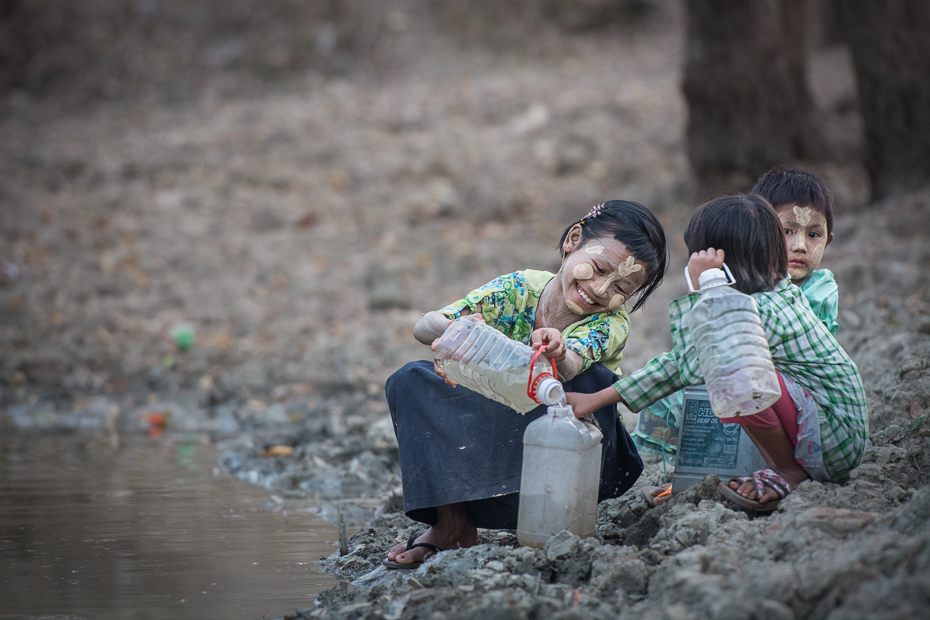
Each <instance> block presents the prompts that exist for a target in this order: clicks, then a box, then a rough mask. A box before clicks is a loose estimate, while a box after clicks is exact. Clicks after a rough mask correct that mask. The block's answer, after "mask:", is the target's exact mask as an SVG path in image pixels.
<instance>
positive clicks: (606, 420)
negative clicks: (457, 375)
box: [384, 200, 667, 569]
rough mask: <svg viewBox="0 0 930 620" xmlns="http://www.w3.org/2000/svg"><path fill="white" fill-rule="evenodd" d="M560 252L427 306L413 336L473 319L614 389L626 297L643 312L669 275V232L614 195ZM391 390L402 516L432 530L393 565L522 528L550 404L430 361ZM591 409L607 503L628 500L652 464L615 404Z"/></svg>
mask: <svg viewBox="0 0 930 620" xmlns="http://www.w3.org/2000/svg"><path fill="white" fill-rule="evenodd" d="M558 249H559V251H560V252H561V253H562V266H561V268H560V269H559V271H558V273H550V272H547V271H537V270H532V269H527V270H524V271H515V272H513V273H509V274H507V275H503V276H500V277H499V278H495V279H494V280H492V281H491V282H489V283H487V284H485V285H484V286H481V287H479V288H477V289H475V290H473V291H472V292H470V293H468V295H466V296H465V297H464V298H463V299H461V300H459V301H456V302H453V303H451V304H449V305H447V306H445V307H444V308H442V309H440V310H437V311H433V312H428V313H426V314H425V315H424V316H423V317H422V318H421V319H420V320H419V321H418V322H417V324H416V326H415V327H414V332H413V333H414V337H415V338H416V339H417V340H418V341H420V342H421V343H423V344H426V345H432V346H433V347H435V342H436V340H437V339H438V338H439V337H440V336H441V335H442V334H443V332H444V331H445V329H446V327H447V326H448V325H449V323H450V322H451V321H452V320H454V319H458V318H460V317H474V320H479V321H484V322H485V323H487V324H488V325H491V326H492V327H494V328H496V329H497V330H499V331H501V332H502V333H504V334H505V335H507V336H508V337H510V338H512V339H514V340H518V341H520V342H523V343H524V344H527V345H530V346H532V347H533V348H534V349H540V348H542V349H543V355H545V356H546V357H548V358H549V359H550V360H552V361H553V362H554V363H555V364H556V368H557V370H558V374H559V377H560V378H562V379H563V380H564V381H565V387H566V389H570V390H574V391H577V392H593V391H597V390H600V389H601V388H603V387H607V386H610V385H611V384H612V383H613V382H614V381H616V380H617V375H616V374H615V373H616V372H618V369H619V366H620V360H621V358H622V354H623V347H624V345H625V344H626V340H627V336H628V335H629V330H630V319H629V315H628V314H627V311H626V308H625V305H626V302H627V300H629V299H630V298H631V297H634V296H635V297H636V303H635V305H634V306H633V310H636V309H637V308H640V307H641V306H642V305H643V303H644V302H645V301H646V299H647V298H648V297H649V295H650V294H652V292H653V291H655V289H656V288H657V287H658V286H659V283H660V282H661V281H662V277H663V276H664V274H665V267H666V262H667V249H666V243H665V233H664V231H663V230H662V226H661V224H659V221H658V220H657V219H656V217H655V216H654V215H653V214H652V213H651V212H650V211H649V210H648V209H646V208H645V207H643V206H642V205H640V204H637V203H634V202H627V201H624V200H613V201H610V202H607V203H604V204H601V205H597V206H595V207H594V208H592V209H591V211H590V212H589V213H588V214H587V215H586V216H585V217H584V218H582V219H581V220H578V221H576V222H574V223H572V224H571V225H569V226H568V227H567V228H566V229H565V231H564V232H563V233H562V236H561V239H560V240H559V245H558ZM385 392H386V395H387V401H388V406H389V408H390V411H391V418H392V420H393V422H394V432H395V434H396V435H397V444H398V449H399V459H400V467H401V476H402V481H403V490H404V512H405V513H406V515H407V516H408V517H410V518H411V519H414V520H416V521H420V522H422V523H426V524H428V525H429V526H430V527H429V529H427V530H426V532H425V533H424V534H423V535H422V536H420V537H418V538H415V539H414V538H411V540H409V541H408V542H407V543H406V544H401V545H397V546H396V547H394V548H393V549H391V550H390V551H389V553H388V557H387V559H386V560H385V561H384V564H385V565H386V566H387V567H388V568H391V569H397V568H415V567H416V566H418V565H420V564H422V563H423V561H424V560H425V559H426V558H427V557H429V556H430V555H432V554H434V553H437V552H439V551H442V550H444V549H453V548H458V547H470V546H472V545H475V544H476V543H477V542H478V531H477V528H479V527H481V528H505V529H514V528H516V524H517V511H518V505H519V504H518V501H519V497H518V496H519V493H518V492H519V490H520V478H521V468H522V459H523V432H524V430H525V429H526V427H527V425H528V424H529V423H530V422H532V421H533V420H535V419H536V418H538V417H539V416H540V415H542V414H544V413H545V410H546V408H545V407H544V406H540V407H537V408H536V409H534V410H532V411H531V412H529V413H527V414H526V415H521V414H520V413H518V412H516V411H514V410H513V409H510V408H508V407H506V406H505V405H502V404H499V403H497V402H494V401H492V400H490V399H488V398H485V397H484V396H482V395H480V394H478V393H477V392H473V391H471V390H468V389H465V388H458V389H456V388H455V387H454V384H453V383H452V382H451V381H449V380H447V379H445V374H444V373H443V372H442V371H441V370H440V369H439V368H438V367H436V366H435V365H434V364H433V363H431V362H428V361H420V362H411V363H409V364H407V365H405V366H404V367H403V368H401V369H400V370H398V371H397V372H395V373H394V374H393V375H392V376H391V377H390V378H389V379H388V381H387V385H386V386H385ZM588 413H589V414H592V416H593V419H592V421H594V420H596V423H597V424H598V425H599V426H600V429H601V432H602V433H603V436H604V439H603V442H602V448H603V450H602V463H601V479H600V493H599V499H600V500H603V499H607V498H610V497H618V496H619V495H621V494H622V493H623V492H624V491H626V490H627V489H629V488H630V487H631V486H633V483H634V482H635V481H636V479H637V478H638V477H639V475H640V474H641V473H642V469H643V464H642V460H641V459H640V457H639V454H638V453H637V452H636V448H635V447H634V445H633V442H632V440H631V438H630V436H629V434H628V433H627V431H626V429H625V428H624V426H623V421H622V419H621V418H620V416H619V415H618V413H617V408H616V407H615V406H604V407H596V408H593V409H591V411H589V412H588Z"/></svg>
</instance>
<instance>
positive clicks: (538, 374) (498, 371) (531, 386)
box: [435, 317, 565, 413]
mask: <svg viewBox="0 0 930 620" xmlns="http://www.w3.org/2000/svg"><path fill="white" fill-rule="evenodd" d="M534 357H535V358H536V359H535V360H534ZM435 361H436V364H437V365H438V366H439V367H440V368H441V369H442V370H443V371H445V372H446V374H448V376H449V378H450V379H452V380H453V381H455V382H456V383H459V384H461V385H463V386H465V387H467V388H470V389H472V390H474V391H476V392H478V393H479V394H482V395H484V396H487V397H488V398H490V399H491V400H495V401H497V402H499V403H503V404H505V405H507V406H508V407H511V408H512V409H516V410H517V411H519V412H520V413H526V412H528V411H531V410H532V409H535V408H536V407H538V406H539V405H540V404H543V405H555V404H558V403H564V402H565V391H564V390H563V389H562V384H561V383H560V382H559V380H558V378H557V376H558V375H557V373H556V370H555V368H554V367H553V365H552V363H551V362H550V361H549V359H548V358H545V357H542V356H537V355H536V352H535V351H533V349H531V348H530V347H528V346H527V345H525V344H523V343H522V342H517V341H516V340H511V339H510V338H508V337H507V336H505V335H504V334H502V333H501V332H499V331H497V330H496V329H494V328H493V327H491V326H490V325H486V324H485V323H482V322H481V321H477V320H475V319H470V318H467V317H462V318H459V319H456V320H455V321H453V322H452V324H451V325H449V327H447V328H446V331H445V332H444V333H443V335H442V336H441V337H440V338H439V342H438V343H437V345H436V350H435ZM531 375H532V376H531Z"/></svg>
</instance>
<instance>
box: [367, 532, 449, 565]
mask: <svg viewBox="0 0 930 620" xmlns="http://www.w3.org/2000/svg"><path fill="white" fill-rule="evenodd" d="M415 538H416V537H415V536H411V537H410V539H409V540H408V541H407V547H406V548H405V549H404V553H407V552H408V551H410V550H411V549H416V548H417V547H423V548H425V549H429V550H430V551H432V552H433V553H431V554H430V555H428V556H426V558H424V559H423V560H422V561H420V562H405V563H403V564H402V563H400V562H397V561H395V560H387V559H385V560H383V561H382V562H381V563H382V564H384V566H385V567H387V569H388V570H409V569H413V568H420V566H421V565H422V564H423V562H425V561H426V560H428V559H429V558H431V557H433V556H434V555H436V554H437V553H441V552H443V551H445V549H440V548H439V547H437V546H436V545H431V544H429V543H414V542H413V541H414V539H415Z"/></svg>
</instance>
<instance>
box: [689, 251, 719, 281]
mask: <svg viewBox="0 0 930 620" xmlns="http://www.w3.org/2000/svg"><path fill="white" fill-rule="evenodd" d="M721 267H723V250H715V249H714V248H707V249H706V250H701V251H700V252H695V253H694V254H692V255H691V258H690V259H688V274H689V275H690V276H691V285H692V286H693V287H694V290H698V289H699V288H701V285H700V283H699V282H698V277H699V276H700V275H701V274H702V273H704V272H705V271H707V270H708V269H715V268H716V269H720V268H721Z"/></svg>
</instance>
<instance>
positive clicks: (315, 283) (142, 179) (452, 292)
mask: <svg viewBox="0 0 930 620" xmlns="http://www.w3.org/2000/svg"><path fill="white" fill-rule="evenodd" d="M404 19H405V20H406V21H403V20H400V17H398V16H397V15H394V16H393V17H392V18H391V20H394V21H393V22H391V23H393V24H394V26H393V28H394V30H392V31H391V32H393V33H394V34H392V35H391V36H394V37H395V39H394V40H393V45H394V47H393V48H392V50H393V51H392V54H393V55H392V56H391V59H392V61H391V62H390V63H382V64H380V65H377V66H362V67H361V68H359V67H355V68H351V67H350V68H349V69H347V70H345V71H338V72H333V71H323V70H307V71H306V72H305V73H302V74H301V76H300V78H299V79H295V80H291V81H289V82H287V83H282V84H276V85H275V86H274V87H273V88H271V87H269V88H266V89H262V88H248V89H245V90H244V93H243V92H239V91H235V89H233V91H231V92H230V91H228V90H224V89H223V88H221V87H219V86H217V87H216V88H212V89H211V87H210V83H209V82H208V83H207V85H206V86H204V87H203V89H202V90H200V91H197V93H196V96H192V97H191V98H190V99H189V100H184V101H182V102H180V103H178V102H170V104H166V103H164V102H163V101H160V100H158V99H157V98H154V99H153V98H152V97H135V98H133V97H129V96H127V97H125V98H123V99H119V98H117V99H110V100H105V101H97V102H94V103H90V104H82V105H80V106H76V107H74V106H72V107H67V106H63V105H59V104H60V102H56V101H49V100H42V99H30V98H29V97H27V96H25V95H24V94H23V93H13V94H11V95H10V96H9V97H8V98H7V101H6V102H5V103H4V106H5V107H4V108H3V110H4V116H3V117H2V119H0V135H2V137H3V139H2V140H0V204H2V208H0V261H2V270H0V313H2V314H0V316H2V320H0V358H2V367H0V386H2V388H0V389H2V394H0V399H2V400H0V402H2V409H0V432H2V433H3V434H10V433H26V432H35V433H39V432H94V433H108V434H110V436H111V437H115V436H118V435H119V434H121V433H130V432H143V431H146V430H148V429H149V428H151V426H152V425H153V424H158V423H159V422H160V421H166V423H167V430H168V431H169V432H200V433H208V434H209V435H210V436H211V437H212V438H213V439H214V440H215V441H216V442H217V443H218V444H219V445H220V447H221V448H222V449H223V450H224V452H223V456H222V458H221V466H222V468H223V469H224V470H225V471H227V472H229V473H230V474H232V475H235V476H238V477H240V478H242V479H244V480H247V481H249V482H252V483H256V484H260V485H263V486H264V487H266V488H267V489H268V490H269V499H268V501H267V502H266V506H267V507H268V508H269V509H271V510H277V509H281V508H283V507H285V506H286V507H289V508H290V509H298V508H302V507H305V508H307V509H311V510H313V511H315V512H316V513H318V514H320V515H321V516H323V517H324V518H327V519H329V520H331V521H334V522H335V521H337V520H338V515H339V513H340V512H341V513H342V514H343V516H344V518H345V519H346V520H347V522H348V523H349V527H350V531H351V530H352V529H357V532H356V533H355V534H354V535H353V536H351V538H350V541H349V553H348V554H347V555H344V556H340V555H339V553H338V552H335V553H334V554H333V555H332V556H331V557H329V558H327V559H325V560H324V565H325V566H326V567H327V569H328V570H331V571H333V572H334V573H335V574H336V575H338V576H339V577H340V579H343V580H345V581H352V582H354V583H355V584H356V585H355V586H350V587H348V588H340V589H336V590H333V591H328V592H324V593H321V595H320V603H321V605H320V606H318V607H316V608H313V609H309V610H302V611H300V612H295V616H294V617H320V618H336V617H339V618H343V617H344V618H371V619H375V618H433V617H461V618H560V619H565V618H617V617H620V618H650V619H652V618H655V619H660V618H662V619H664V618H669V619H671V618H675V619H688V618H704V617H714V618H732V619H747V620H749V619H753V618H777V619H782V618H784V619H789V618H830V619H834V620H836V619H840V618H843V619H846V618H902V619H903V618H914V617H921V616H925V615H927V614H928V613H930V526H928V519H927V516H928V515H930V488H928V483H930V425H926V424H925V422H926V420H927V417H928V413H927V410H928V409H930V275H928V267H930V188H927V189H925V190H924V191H918V192H914V193H911V194H907V195H898V196H894V197H891V198H889V199H887V200H885V201H883V202H882V203H880V204H870V203H869V198H868V196H869V186H868V179H867V176H866V174H865V172H864V170H863V169H862V167H861V165H860V164H859V163H858V162H859V157H860V155H861V149H862V146H861V144H862V141H861V127H860V124H859V121H858V117H857V114H856V111H855V110H856V108H855V89H854V83H853V78H852V74H851V70H850V66H849V58H848V54H847V53H846V52H845V51H844V50H842V49H838V48H826V49H818V50H816V51H815V52H814V53H813V54H812V58H811V66H810V75H811V84H812V87H813V89H814V95H815V100H816V102H817V105H818V115H819V116H820V118H821V121H822V127H823V128H824V133H825V136H826V137H827V138H828V139H829V140H830V143H831V145H832V148H833V152H834V154H835V157H834V159H833V161H829V162H801V163H802V164H803V165H805V166H808V167H810V168H811V169H812V170H814V171H816V172H817V173H819V174H821V175H822V176H823V177H824V178H825V180H826V181H827V183H828V184H829V185H830V186H831V188H832V189H833V191H834V193H835V194H836V198H837V216H836V229H835V233H836V240H835V241H834V242H833V244H832V245H831V246H830V247H829V249H828V250H827V252H826V256H825V259H824V266H826V267H829V268H831V269H833V270H834V272H835V273H836V276H837V280H838V283H839V287H840V304H841V305H840V315H839V323H840V334H839V341H840V343H841V344H842V345H843V346H844V347H845V348H846V350H847V351H848V352H849V353H850V354H851V356H852V357H853V359H854V360H855V361H856V362H857V364H858V365H859V367H860V370H861V372H862V375H863V379H864V381H865V383H866V386H867V390H868V395H869V403H870V409H871V429H872V440H871V446H870V448H869V449H868V452H867V456H866V462H865V463H864V464H863V465H862V466H860V467H859V468H858V469H857V470H856V471H855V472H854V474H853V479H852V480H851V482H850V483H849V484H847V485H845V486H837V485H833V484H819V483H812V482H811V483H805V484H804V485H802V487H801V489H799V491H798V492H797V493H795V494H794V495H792V496H791V497H790V498H789V499H788V500H786V501H785V502H784V503H783V505H782V507H781V508H780V509H779V511H778V512H776V513H775V514H774V515H772V516H768V517H761V518H756V517H755V515H749V514H746V513H743V512H739V511H736V510H733V509H731V508H729V507H725V506H724V505H723V504H722V503H721V502H720V498H719V496H717V494H716V492H715V490H714V487H715V483H714V481H713V480H708V481H706V482H705V483H702V484H701V485H698V486H697V487H695V488H693V489H692V490H690V491H688V492H687V493H684V494H682V495H681V496H679V497H677V498H676V499H675V500H673V501H672V502H670V503H669V504H668V505H667V506H664V507H661V508H657V509H652V510H647V508H646V505H645V503H644V502H643V500H642V499H640V497H639V494H638V492H637V489H633V490H631V491H630V492H629V493H627V494H626V495H625V496H624V497H621V498H618V499H616V500H610V501H608V502H604V503H603V504H602V505H601V506H600V508H599V516H598V537H597V538H596V539H588V540H579V539H576V538H573V537H572V536H567V535H559V536H557V537H554V538H553V539H552V540H550V542H549V544H548V545H547V547H546V549H545V550H542V551H536V550H531V549H525V548H519V547H517V546H516V540H515V537H514V535H513V533H512V532H491V531H488V532H482V537H481V540H482V543H481V544H479V545H478V546H477V547H474V548H472V549H468V550H458V551H452V552H448V553H443V554H441V555H440V556H438V557H436V558H435V559H432V560H431V561H429V562H428V563H427V564H426V565H425V566H424V567H422V568H420V569H418V570H416V571H412V572H404V573H402V574H398V573H385V572H383V571H381V570H380V569H379V568H378V566H379V564H380V560H381V558H382V557H383V556H384V554H385V551H386V549H387V548H388V547H389V546H390V545H392V544H394V543H395V541H397V540H404V539H406V537H407V536H408V535H409V534H411V533H416V532H417V531H419V529H421V526H420V525H418V524H414V523H412V522H410V521H408V520H406V519H405V518H404V517H403V516H402V515H400V514H398V513H397V510H398V508H399V506H400V501H399V500H400V479H399V469H398V467H397V456H396V443H395V441H394V438H393V433H392V431H391V426H390V421H389V416H388V414H387V406H386V403H385V400H384V396H383V391H382V390H383V386H384V381H385V379H386V378H387V376H388V375H389V374H390V373H391V372H392V371H393V370H394V369H396V368H397V367H399V366H400V365H401V364H403V363H404V362H406V361H408V360H411V359H418V358H423V357H425V356H426V351H425V350H424V349H423V347H422V346H421V345H418V344H417V343H415V342H414V340H413V339H412V336H411V328H412V325H413V323H414V322H415V321H416V319H417V318H418V317H419V316H420V314H421V313H422V312H425V311H427V310H430V309H435V308H438V307H440V306H442V305H444V304H445V303H447V302H449V301H452V300H454V299H457V298H459V297H461V296H462V294H463V293H464V292H466V291H468V290H470V289H471V288H473V287H475V286H477V285H480V284H482V283H484V282H486V281H488V280H489V279H491V278H492V277H494V276H496V275H499V274H501V273H505V272H509V271H512V270H514V269H518V268H525V267H534V268H556V267H557V264H558V254H557V253H556V252H555V250H554V247H553V246H554V245H555V243H556V241H557V238H558V235H559V233H560V232H561V230H562V228H563V227H564V225H565V224H567V223H569V222H570V221H571V220H572V219H574V218H577V217H580V216H581V215H583V214H584V213H585V212H586V211H587V210H588V208H589V207H590V206H591V205H592V204H595V203H597V202H601V201H603V200H606V199H610V198H627V199H633V200H637V201H640V202H642V203H644V204H645V205H647V206H648V207H650V208H651V209H653V210H654V211H655V212H656V213H657V214H658V215H659V217H660V219H661V220H662V221H663V223H664V224H665V226H666V229H667V232H668V235H669V238H670V239H671V241H672V260H671V265H672V267H671V268H670V273H669V278H668V281H667V282H666V283H665V284H664V285H663V287H662V289H661V290H660V291H659V293H658V294H657V295H656V296H655V298H654V299H653V300H651V301H650V303H648V304H647V307H646V310H645V311H642V312H638V313H636V314H634V315H633V316H632V322H633V330H632V335H631V338H630V343H629V345H628V348H627V352H626V357H625V359H624V364H623V369H624V370H625V371H626V372H629V371H631V370H635V369H636V368H639V367H640V366H641V365H642V364H643V363H644V362H645V361H647V360H648V359H649V358H650V357H651V356H653V355H654V354H656V353H658V352H660V351H662V350H664V348H665V347H667V346H668V344H669V337H668V320H667V317H666V316H665V311H664V310H665V304H666V303H667V302H668V301H669V300H671V299H673V298H674V297H676V296H678V295H679V294H681V293H682V292H683V290H684V284H683V282H681V281H680V277H679V275H678V274H679V272H680V266H681V265H682V264H683V263H684V249H683V242H682V241H681V233H682V231H683V229H684V225H685V223H686V221H687V217H688V214H689V212H690V210H691V209H692V208H693V207H694V206H696V205H697V204H698V203H699V202H700V199H701V198H706V197H698V196H695V195H694V193H695V192H694V187H695V186H696V184H695V182H694V179H693V178H692V176H691V173H690V170H689V167H688V164H687V160H686V156H685V145H684V141H683V138H684V128H685V122H686V120H685V119H686V108H685V105H684V102H683V99H682V96H681V93H680V90H679V84H680V80H681V72H680V69H681V53H682V46H683V44H684V41H683V26H684V25H683V15H682V10H681V6H680V5H679V4H677V3H669V4H667V5H662V7H661V8H660V9H657V10H654V11H652V12H649V14H648V15H646V16H639V17H638V18H637V19H636V20H635V21H632V22H629V23H626V22H619V23H614V24H612V25H609V26H608V27H606V28H603V29H598V30H593V31H592V30H585V31H583V32H578V31H576V30H573V29H571V28H559V27H548V26H545V27H544V26H540V28H543V30H542V31H541V32H533V33H529V34H528V33H526V32H525V31H523V30H521V31H515V32H514V36H513V38H512V39H506V40H505V41H504V42H500V41H498V42H497V43H496V44H495V45H487V44H486V43H487V41H483V42H482V43H484V44H482V45H477V44H476V45H469V44H467V42H463V41H462V40H454V39H450V38H449V37H445V36H440V35H439V34H436V33H437V32H441V31H433V30H431V29H430V27H429V26H428V24H426V23H424V22H423V21H422V19H420V18H418V16H417V14H415V13H409V14H406V17H405V18H404ZM398 20H400V21H398ZM389 21H390V20H389ZM518 35H519V36H518ZM232 75H233V78H234V77H235V74H232ZM233 78H231V77H230V74H229V73H228V72H227V73H226V74H224V77H223V80H225V81H228V80H230V79H233ZM224 83H225V82H224ZM747 189H748V188H747ZM184 325H189V326H192V327H193V329H194V330H195V332H196V343H195V344H194V345H193V346H192V347H190V348H187V349H184V348H182V347H178V345H177V342H176V340H175V338H174V336H175V334H176V333H177V329H178V328H179V327H180V326H184ZM626 419H627V421H628V423H629V422H631V421H632V416H631V415H630V414H629V413H627V414H626ZM663 475H664V474H663V467H662V464H661V463H660V462H657V461H655V460H651V461H650V462H649V465H648V467H647V470H646V473H645V474H644V475H643V477H642V478H641V480H640V481H639V483H638V484H654V483H656V482H658V481H660V480H661V479H662V477H663Z"/></svg>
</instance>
